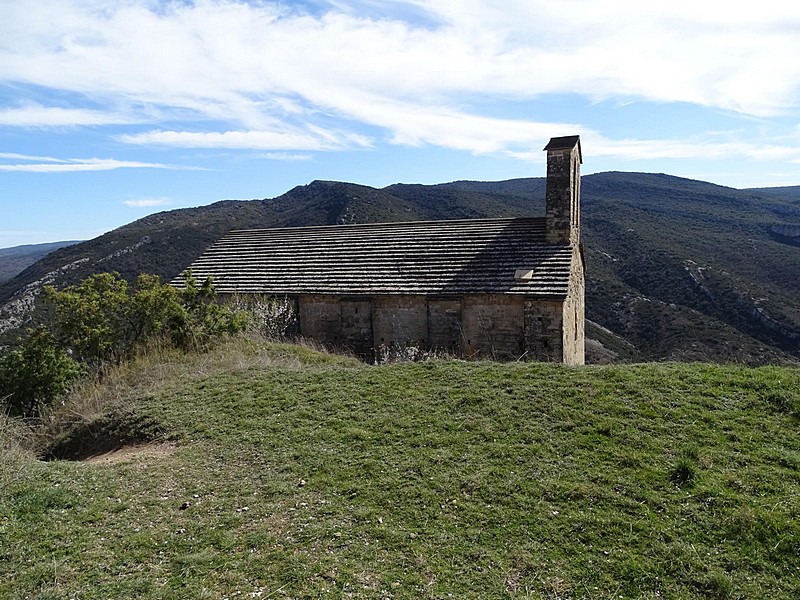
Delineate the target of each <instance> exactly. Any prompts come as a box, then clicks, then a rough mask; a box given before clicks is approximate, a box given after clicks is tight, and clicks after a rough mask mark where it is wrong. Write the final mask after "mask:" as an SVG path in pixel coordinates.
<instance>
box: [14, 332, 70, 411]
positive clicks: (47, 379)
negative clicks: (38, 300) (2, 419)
mask: <svg viewBox="0 0 800 600" xmlns="http://www.w3.org/2000/svg"><path fill="white" fill-rule="evenodd" d="M81 371H82V370H81V366H80V365H79V364H78V363H77V362H76V361H75V359H73V358H72V357H71V356H69V354H67V353H66V352H65V351H64V350H63V349H62V348H60V347H59V346H58V345H57V344H56V341H55V339H54V338H53V336H52V334H51V333H50V332H49V331H47V330H46V329H45V328H43V327H39V328H37V329H34V330H32V331H30V332H29V335H28V337H27V338H26V339H25V340H24V341H23V342H22V343H21V344H20V346H19V347H18V348H17V349H16V350H12V351H11V352H9V353H8V354H6V355H4V356H2V357H0V398H3V399H5V404H6V405H7V407H8V410H9V412H10V413H11V414H13V415H20V416H23V417H26V418H31V417H34V416H37V415H38V414H39V412H40V411H41V408H42V407H43V406H45V405H47V404H49V403H51V402H53V400H55V399H56V398H58V397H59V396H60V395H61V394H63V393H64V392H66V391H67V390H68V389H69V387H70V384H71V383H72V382H73V380H75V379H76V378H77V377H78V376H79V375H80V374H81Z"/></svg>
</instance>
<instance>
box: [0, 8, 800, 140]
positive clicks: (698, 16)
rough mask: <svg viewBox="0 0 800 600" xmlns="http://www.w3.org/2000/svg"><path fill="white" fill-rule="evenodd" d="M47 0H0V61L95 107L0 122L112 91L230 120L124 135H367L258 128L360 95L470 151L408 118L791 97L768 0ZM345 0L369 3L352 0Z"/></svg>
mask: <svg viewBox="0 0 800 600" xmlns="http://www.w3.org/2000/svg"><path fill="white" fill-rule="evenodd" d="M54 4H55V7H52V5H51V4H48V7H47V10H44V9H42V7H41V4H40V3H39V2H37V1H36V0H19V1H17V2H4V3H2V5H0V39H3V40H4V41H5V42H6V43H5V44H4V46H3V49H2V50H0V78H2V79H5V80H11V81H16V82H22V83H28V84H32V85H36V86H44V87H47V88H53V89H59V90H67V91H70V92H73V93H77V94H82V95H84V96H85V97H87V98H93V99H97V101H98V102H103V103H104V104H105V105H107V106H108V107H109V110H108V111H98V110H91V109H86V108H83V107H75V108H63V107H47V106H42V105H39V104H29V105H27V106H20V107H12V108H5V109H3V110H2V111H0V123H3V124H9V125H11V124H18V125H69V124H72V125H86V124H108V123H118V122H120V121H121V120H124V119H125V118H128V117H127V116H126V113H125V111H120V110H118V108H119V107H121V106H125V105H126V104H127V103H131V102H133V103H137V104H139V105H141V106H149V107H151V109H153V110H156V109H164V110H165V111H167V112H168V113H174V111H187V112H188V113H189V114H192V115H194V116H195V117H197V118H199V119H215V120H222V121H226V122H228V123H230V124H238V125H239V127H232V128H231V130H230V131H224V132H222V133H207V134H203V133H191V132H185V131H174V132H169V131H163V132H152V133H146V134H136V135H134V136H131V137H129V138H127V141H129V142H131V143H157V144H174V145H176V146H180V147H221V148H265V149H266V148H269V149H273V150H305V149H319V148H320V147H322V148H324V149H330V148H335V149H338V148H342V147H350V146H351V145H352V144H355V145H367V144H365V143H364V140H357V139H350V140H339V143H331V144H327V145H325V144H321V143H320V140H319V139H317V138H316V136H311V137H310V138H309V137H307V136H306V135H303V134H302V133H300V134H298V133H292V132H280V131H278V132H277V133H270V132H271V131H273V126H274V125H275V123H287V122H288V123H292V122H295V124H296V123H297V120H302V121H303V122H312V123H316V124H317V125H318V126H323V122H324V120H325V119H326V118H329V117H330V116H331V115H334V116H336V117H337V118H343V119H349V120H351V122H352V124H353V126H356V125H362V124H364V123H365V121H364V119H365V117H364V115H365V114H369V113H370V112H372V111H373V105H372V102H373V101H374V100H375V99H376V98H377V99H378V100H379V103H380V104H382V105H392V104H406V105H409V106H413V107H414V108H415V110H416V111H417V112H416V114H417V116H418V118H416V119H408V120H404V121H400V120H398V121H397V122H396V123H394V124H392V126H391V132H392V133H391V139H392V140H393V141H394V142H395V143H403V144H404V143H411V144H413V143H419V142H420V141H423V140H424V141H425V143H433V144H443V145H445V146H452V147H457V148H460V147H463V146H469V147H470V149H472V150H474V151H483V149H484V148H486V147H489V148H492V147H495V146H497V144H498V142H499V143H500V144H501V145H502V142H503V140H498V141H490V142H489V143H486V142H485V141H483V140H482V139H478V138H476V137H474V136H468V137H466V138H464V139H460V140H459V139H456V140H452V139H451V138H450V136H438V137H437V136H436V135H428V136H422V135H420V132H419V131H418V129H419V124H420V122H423V121H424V122H426V123H433V124H434V126H435V127H434V128H435V129H439V130H441V129H445V128H448V124H447V121H448V118H449V117H448V113H447V112H446V111H442V110H440V109H438V108H436V107H437V106H439V107H441V106H457V107H459V110H458V111H457V113H456V115H457V116H463V115H466V116H471V117H473V118H476V119H477V118H480V117H481V114H480V108H479V106H478V105H474V106H471V105H469V104H468V103H467V104H465V98H467V95H470V96H473V97H481V96H482V95H500V96H504V97H508V98H515V99H519V100H524V99H535V98H538V97H541V96H542V95H546V94H564V93H570V94H572V93H577V94H581V95H584V96H586V97H589V98H594V99H603V98H621V97H624V98H637V99H641V100H651V101H657V102H685V103H692V104H697V105H702V106H710V107H716V108H719V109H723V110H730V111H738V112H741V113H745V114H750V115H762V116H764V115H772V114H776V113H780V112H781V111H784V110H786V109H787V108H788V107H795V106H796V105H797V98H798V90H800V62H798V61H778V60H776V58H775V57H776V56H796V55H797V54H798V52H800V42H799V41H798V39H799V38H798V37H797V35H796V27H797V25H798V23H800V5H793V4H786V3H783V2H780V3H779V2H776V1H772V0H765V1H764V2H759V3H756V4H750V5H748V4H746V3H744V4H738V5H736V6H735V7H729V8H728V9H726V10H725V11H719V10H717V9H714V10H711V9H710V8H708V7H707V6H705V5H702V3H700V5H698V3H697V2H690V1H689V0H675V1H674V2H669V3H647V2H631V1H630V0H605V1H603V2H581V1H578V0H571V1H568V2H558V3H554V2H550V1H547V0H508V1H507V2H503V3H502V4H497V3H495V2H489V1H488V0H458V1H455V0H408V1H407V2H394V3H389V2H355V1H353V2H349V3H347V2H330V3H329V5H328V6H329V8H328V10H327V11H325V10H323V11H321V12H319V14H315V15H312V14H309V13H307V12H303V11H302V10H301V9H299V8H294V9H292V8H287V7H288V6H291V5H289V4H286V3H282V2H270V1H259V2H244V1H234V0H204V1H202V2H188V3H173V4H169V5H168V6H167V7H163V6H161V8H160V9H156V8H154V6H156V5H153V4H152V3H145V2H118V3H112V4H111V5H110V6H109V5H108V4H107V3H97V2H79V1H78V0H54ZM323 6H324V5H323ZM360 6H361V7H364V6H367V7H368V8H369V10H366V11H365V12H363V13H361V14H359V13H358V7H360ZM709 6H710V5H709ZM353 7H355V8H353ZM365 15H366V16H365ZM409 15H413V17H414V18H413V19H412V18H409ZM423 15H424V17H425V18H424V19H420V17H421V16H423ZM153 39H158V40H160V41H159V43H158V44H154V43H153V42H152V40H153ZM709 48H713V51H709ZM632 49H635V50H632ZM467 102H468V101H467ZM430 107H433V108H432V109H431V108H430ZM376 121H378V120H377V119H367V120H366V123H367V124H372V123H375V122H376ZM517 122H518V123H520V124H522V125H525V124H526V122H525V121H524V120H522V119H518V120H517ZM473 123H474V121H473ZM239 129H241V131H238V130H239ZM353 135H355V134H353ZM494 137H495V138H496V137H497V136H494ZM508 141H509V143H513V141H514V140H513V138H512V139H510V140H508Z"/></svg>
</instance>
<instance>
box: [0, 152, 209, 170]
mask: <svg viewBox="0 0 800 600" xmlns="http://www.w3.org/2000/svg"><path fill="white" fill-rule="evenodd" d="M0 158H5V159H13V160H30V161H40V162H30V163H14V164H2V163H0V171H21V172H27V173H68V172H71V171H113V170H115V169H171V170H189V171H196V170H202V169H200V168H199V167H193V166H181V165H169V164H162V163H148V162H140V161H132V160H116V159H114V158H51V157H46V156H27V155H25V154H13V153H0Z"/></svg>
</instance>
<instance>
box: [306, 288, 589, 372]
mask: <svg viewBox="0 0 800 600" xmlns="http://www.w3.org/2000/svg"><path fill="white" fill-rule="evenodd" d="M570 310H572V309H570ZM567 312H569V311H567V310H566V309H563V308H562V303H561V302H558V301H549V302H548V301H541V300H531V299H526V298H524V297H523V296H512V295H504V294H475V295H471V296H467V297H464V298H431V299H428V298H425V297H424V296H374V297H372V298H353V299H349V298H341V297H336V296H323V295H305V296H301V297H300V298H299V299H298V313H299V323H300V333H301V335H303V336H305V337H309V338H312V339H315V340H318V341H320V342H322V343H323V344H326V345H328V346H331V347H338V348H344V349H347V350H349V351H350V352H353V353H354V354H356V355H357V356H359V357H361V358H362V359H364V360H366V361H368V362H372V361H374V360H376V359H377V360H382V358H384V357H386V356H391V355H392V354H395V355H397V353H400V354H402V351H403V350H407V349H409V348H411V349H413V348H419V349H423V350H427V349H435V350H441V351H444V352H447V353H448V354H455V355H457V356H464V357H467V358H493V359H498V360H508V359H518V358H520V357H522V358H524V359H525V360H536V361H561V360H563V357H565V356H566V352H565V348H566V346H565V345H564V341H563V340H564V339H566V334H563V335H562V324H565V325H566V323H567V319H566V318H565V316H566V314H567ZM570 314H574V311H573V312H570ZM573 321H574V319H573ZM580 335H581V348H582V331H581V332H580ZM573 346H575V344H574V343H573V344H572V346H570V348H573ZM569 352H572V353H573V354H575V355H576V356H577V354H576V351H575V350H574V349H570V350H569ZM577 360H578V359H577V358H574V359H572V362H573V364H577ZM581 360H582V354H581Z"/></svg>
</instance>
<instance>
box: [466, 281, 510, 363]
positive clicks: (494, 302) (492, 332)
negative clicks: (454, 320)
mask: <svg viewBox="0 0 800 600" xmlns="http://www.w3.org/2000/svg"><path fill="white" fill-rule="evenodd" d="M523 324H524V300H523V298H522V297H521V296H510V295H503V294H476V295H472V296H467V297H465V298H464V299H463V300H462V317H461V327H462V330H463V336H464V345H463V353H464V355H465V356H467V357H474V358H495V359H508V358H518V357H520V356H522V355H523V353H524V352H525V336H524V332H523Z"/></svg>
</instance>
